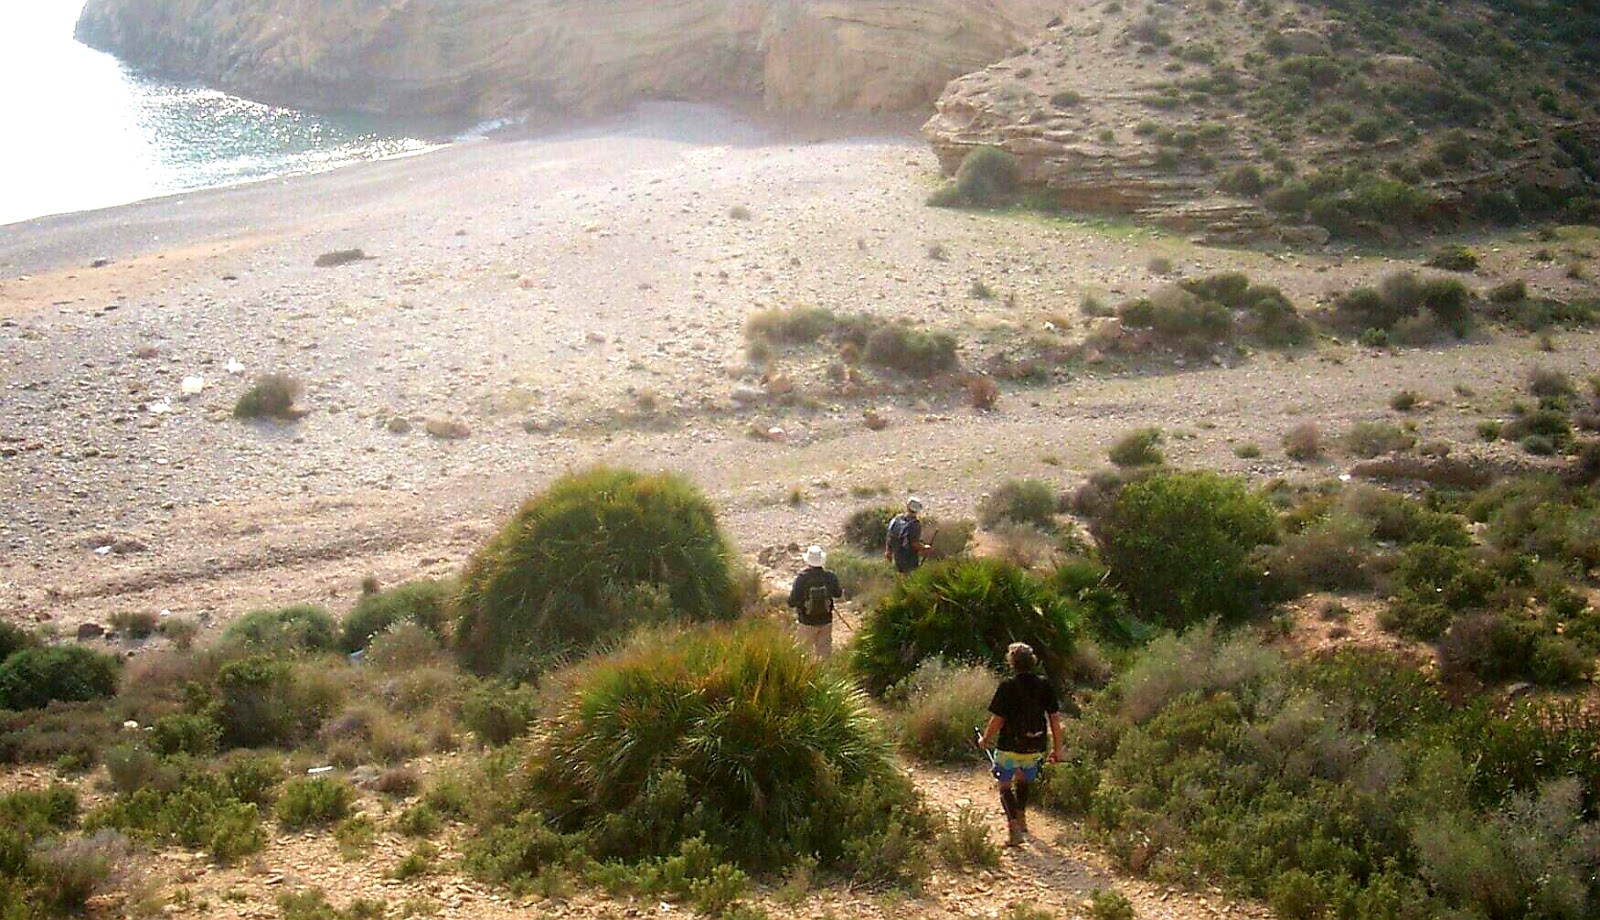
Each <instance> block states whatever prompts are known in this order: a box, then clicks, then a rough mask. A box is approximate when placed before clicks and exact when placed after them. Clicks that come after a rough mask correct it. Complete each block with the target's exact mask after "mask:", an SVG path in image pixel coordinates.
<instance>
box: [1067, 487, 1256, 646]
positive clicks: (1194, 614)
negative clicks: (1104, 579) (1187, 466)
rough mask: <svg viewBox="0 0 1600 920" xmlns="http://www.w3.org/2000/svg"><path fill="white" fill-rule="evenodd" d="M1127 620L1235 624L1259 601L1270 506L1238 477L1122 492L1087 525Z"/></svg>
mask: <svg viewBox="0 0 1600 920" xmlns="http://www.w3.org/2000/svg"><path fill="white" fill-rule="evenodd" d="M1091 530H1092V531H1093V533H1094V536H1095V540H1096V542H1097V543H1098V544H1099V546H1100V557H1101V559H1102V560H1104V562H1105V564H1106V566H1107V567H1108V568H1110V570H1111V574H1112V577H1113V579H1114V580H1115V581H1116V583H1117V584H1118V586H1119V587H1120V588H1121V589H1122V591H1123V592H1124V594H1126V596H1127V598H1128V603H1129V607H1130V609H1131V610H1132V612H1133V613H1134V615H1136V616H1138V617H1140V618H1142V619H1145V620H1147V621H1150V622H1153V623H1159V624H1161V625H1164V626H1167V627H1170V628H1173V629H1182V628H1183V627H1185V626H1188V625H1190V624H1193V623H1200V622H1204V621H1206V620H1208V619H1211V618H1213V617H1218V618H1221V619H1223V620H1237V619H1240V618H1242V617H1245V616H1248V615H1250V614H1252V613H1254V612H1256V611H1257V610H1258V609H1259V608H1260V605H1261V603H1262V601H1263V600H1264V599H1265V588H1266V577H1265V573H1264V571H1263V569H1262V566H1261V565H1260V563H1259V562H1258V561H1257V560H1256V559H1255V558H1254V554H1255V552H1256V548H1257V547H1259V546H1261V545H1263V544H1266V543H1271V542H1273V541H1274V540H1275V539H1276V536H1277V530H1276V522H1275V518H1274V515H1273V512H1272V507H1271V505H1269V504H1268V503H1267V501H1266V500H1265V499H1263V498H1261V497H1260V496H1258V495H1256V494H1254V493H1252V492H1250V491H1249V489H1248V488H1246V486H1245V484H1244V482H1243V481H1242V480H1238V479H1232V478H1227V477H1223V476H1218V475H1216V474H1213V473H1162V474H1157V475H1155V476H1151V477H1149V478H1148V479H1145V480H1143V481H1141V482H1135V483H1130V484H1128V485H1126V486H1124V487H1123V488H1122V491H1121V492H1119V493H1118V494H1117V498H1116V500H1115V501H1114V502H1112V503H1111V505H1110V506H1109V507H1108V508H1106V509H1105V511H1104V513H1102V514H1100V515H1099V516H1097V517H1096V518H1095V519H1094V520H1093V521H1092V522H1091Z"/></svg>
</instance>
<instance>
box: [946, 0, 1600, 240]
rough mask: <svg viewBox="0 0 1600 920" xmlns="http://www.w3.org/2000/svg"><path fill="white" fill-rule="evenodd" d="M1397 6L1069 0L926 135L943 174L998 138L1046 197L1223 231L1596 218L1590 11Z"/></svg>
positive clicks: (1319, 232)
mask: <svg viewBox="0 0 1600 920" xmlns="http://www.w3.org/2000/svg"><path fill="white" fill-rule="evenodd" d="M1399 6H1401V7H1404V9H1403V10H1401V11H1400V15H1396V14H1395V10H1394V9H1393V5H1380V4H1376V3H1372V2H1368V0H1325V2H1306V3H1278V4H1273V3H1265V2H1259V0H1243V2H1240V3H1238V4H1237V5H1233V4H1224V3H1222V2H1220V0H1185V2H1172V3H1163V4H1154V5H1150V6H1148V7H1135V6H1133V5H1128V6H1124V5H1123V4H1122V3H1120V2H1117V0H1111V2H1103V3H1102V2H1091V0H1076V2H1070V3H1066V4H1063V5H1062V9H1063V13H1062V15H1061V16H1060V17H1059V18H1058V19H1056V20H1055V21H1054V22H1053V23H1052V26H1051V28H1050V29H1049V30H1048V31H1047V32H1046V33H1045V35H1044V36H1043V37H1042V38H1041V39H1040V40H1039V41H1037V42H1036V43H1034V44H1033V45H1032V46H1031V47H1029V48H1027V49H1025V50H1023V51H1021V52H1020V53H1017V54H1014V55H1012V56H1011V57H1008V58H1006V59H1005V60H1003V61H1000V62H997V63H995V64H993V65H991V66H989V67H987V68H985V69H984V70H982V71H979V72H977V73H974V74H971V75H968V76H966V77H963V78H961V79H958V80H956V81H955V82H954V83H952V84H951V85H950V87H949V88H948V89H947V90H946V91H945V93H944V94H943V96H942V97H941V98H940V99H939V102H938V105H937V113H936V114H935V115H934V117H933V118H932V119H931V120H930V121H929V122H928V124H927V126H926V128H925V133H926V134H927V136H928V138H929V140H930V141H931V142H932V143H933V145H934V147H935V149H936V150H937V152H938V154H939V157H940V160H941V162H942V163H943V165H944V167H945V168H946V170H949V171H953V170H954V169H955V167H956V166H957V165H959V163H960V162H961V160H962V158H963V157H964V156H965V154H966V152H967V151H968V150H970V149H972V148H973V147H976V146H982V145H994V146H1000V147H1004V148H1005V149H1007V150H1009V151H1011V152H1012V153H1014V154H1016V155H1017V156H1018V157H1019V158H1020V160H1021V164H1022V168H1023V173H1024V177H1025V178H1026V179H1027V180H1029V181H1030V182H1031V183H1032V184H1034V185H1036V186H1039V187H1041V188H1042V189H1044V190H1046V191H1047V193H1048V197H1049V198H1050V199H1051V200H1052V203H1055V204H1059V205H1062V206H1065V207H1068V208H1072V209H1081V210H1089V211H1102V212H1123V213H1130V214H1136V215H1140V216H1143V217H1146V218H1150V219H1154V220H1156V221H1158V222H1161V223H1163V224H1166V225H1169V226H1173V227H1176V228H1179V229H1185V230H1189V229H1197V228H1201V229H1204V230H1206V231H1208V232H1209V233H1210V234H1211V235H1212V236H1214V237H1222V238H1251V237H1258V236H1262V235H1265V234H1267V233H1278V234H1280V235H1284V236H1286V237H1287V238H1288V239H1289V240H1290V241H1313V242H1314V241H1316V240H1318V239H1321V238H1324V236H1325V234H1324V233H1323V231H1324V230H1326V231H1329V232H1332V233H1333V234H1335V235H1346V236H1370V235H1384V234H1389V233H1392V232H1395V231H1401V232H1403V231H1405V230H1408V229H1412V228H1416V227H1438V226H1447V225H1451V224H1455V223H1459V222H1463V221H1479V220H1487V221H1494V222H1505V223H1512V222H1516V221H1518V220H1522V219H1530V218H1539V217H1545V216H1556V215H1561V216H1564V217H1567V218H1569V219H1584V218H1585V217H1586V216H1592V215H1593V214H1594V213H1595V209H1596V204H1595V202H1596V200H1597V196H1600V184H1597V183H1600V162H1597V160H1596V158H1595V154H1594V151H1595V150H1596V149H1597V148H1600V97H1597V95H1596V89H1595V85H1594V80H1593V74H1594V72H1595V67H1596V64H1597V58H1600V14H1597V13H1596V11H1595V10H1594V8H1593V7H1592V5H1585V4H1553V3H1534V2H1524V0H1488V2H1473V3H1451V4H1444V3H1438V2H1430V0H1415V2H1405V3H1401V4H1399ZM1283 228H1293V229H1289V230H1287V231H1285V230H1284V229H1283Z"/></svg>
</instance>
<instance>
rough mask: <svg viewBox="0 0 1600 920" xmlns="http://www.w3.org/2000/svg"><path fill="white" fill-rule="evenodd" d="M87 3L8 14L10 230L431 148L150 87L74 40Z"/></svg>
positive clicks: (387, 129)
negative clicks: (42, 219)
mask: <svg viewBox="0 0 1600 920" xmlns="http://www.w3.org/2000/svg"><path fill="white" fill-rule="evenodd" d="M82 2H83V0H27V2H22V3H7V4H4V5H3V6H0V126H3V137H4V142H3V143H0V224H4V223H10V222H13V221H18V220H26V219H28V218H31V217H39V216H42V215H46V214H58V213H63V212H68V211H79V210H85V209H89V208H100V207H108V206H110V205H115V204H124V203H127V202H130V201H137V200H139V199H142V198H149V197H152V196H155V195H163V194H169V193H172V192H180V191H186V190H189V189H196V188H207V187H211V186H218V185H230V184H234V183H238V182H244V181H249V180H252V179H262V178H267V177H271V176H281V175H292V174H297V173H306V172H316V171H319V170H324V169H329V168H332V167H334V166H338V165H341V164H344V163H348V162H352V161H355V160H365V159H375V158H378V157H383V156H391V155H394V154H399V153H406V152H412V151H418V150H422V149H426V148H427V147H428V146H429V145H430V144H429V142H427V141H423V140H420V139H418V137H417V136H415V135H417V134H419V133H420V132H416V131H414V130H413V131H407V130H405V129H404V127H402V126H401V125H397V124H395V123H392V122H390V123H385V122H384V121H383V120H379V119H374V118H364V117H359V116H338V117H332V116H320V115H310V114H307V113H304V112H297V111H293V110H290V109H281V108H276V107H273V106H266V105H260V104H258V103H254V102H249V101H246V100H243V99H239V98H236V97H233V96H229V95H227V94H225V93H220V92H216V91H214V90H207V89H201V88H197V87H192V86H183V85H179V84H174V83H170V82H166V81H161V80H154V79H150V78H146V77H142V76H139V75H137V74H135V73H133V72H132V71H131V70H129V69H128V68H126V67H125V66H123V65H122V64H121V63H120V62H119V61H117V60H116V59H115V58H113V57H111V56H110V55H107V54H102V53H100V52H98V51H94V50H91V49H89V48H86V47H84V46H83V45H80V44H78V43H77V42H76V41H74V40H73V38H72V29H73V25H74V24H75V23H76V21H77V17H78V11H79V9H80V8H81V6H82ZM412 127H415V126H412ZM434 127H436V128H437V127H439V126H434ZM408 134H411V135H413V136H407V135H408Z"/></svg>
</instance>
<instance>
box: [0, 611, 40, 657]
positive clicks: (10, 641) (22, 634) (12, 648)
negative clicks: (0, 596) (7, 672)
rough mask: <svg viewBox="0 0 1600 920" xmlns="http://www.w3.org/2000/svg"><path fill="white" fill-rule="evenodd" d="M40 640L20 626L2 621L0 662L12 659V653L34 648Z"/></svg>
mask: <svg viewBox="0 0 1600 920" xmlns="http://www.w3.org/2000/svg"><path fill="white" fill-rule="evenodd" d="M38 644H39V640H38V639H37V638H36V637H35V636H34V635H33V633H31V632H28V631H27V630H25V629H23V628H22V627H20V626H17V625H15V624H13V623H7V622H5V621H4V620H0V662H3V661H5V660H6V659H7V658H10V657H11V653H12V652H18V651H21V650H22V649H25V648H33V647H34V646H36V645H38Z"/></svg>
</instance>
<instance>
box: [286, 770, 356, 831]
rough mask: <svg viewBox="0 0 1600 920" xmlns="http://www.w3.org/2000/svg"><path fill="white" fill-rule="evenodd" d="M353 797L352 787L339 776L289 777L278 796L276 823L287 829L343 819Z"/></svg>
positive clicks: (323, 824) (328, 823)
mask: <svg viewBox="0 0 1600 920" xmlns="http://www.w3.org/2000/svg"><path fill="white" fill-rule="evenodd" d="M354 801H355V790H353V789H351V788H350V785H349V784H348V783H346V782H344V781H343V780H337V779H333V778H331V777H327V776H312V777H302V778H299V779H293V780H290V781H289V784H288V785H287V786H284V787H283V795H282V796H280V797H279V798H278V806H277V815H278V823H280V824H282V825H283V826H284V827H286V828H288V829H289V830H301V829H303V828H306V827H312V826H322V827H325V826H327V825H330V824H332V823H334V822H335V821H341V820H343V819H344V817H345V816H346V815H348V814H349V813H350V805H351V804H352V803H353V802H354Z"/></svg>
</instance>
